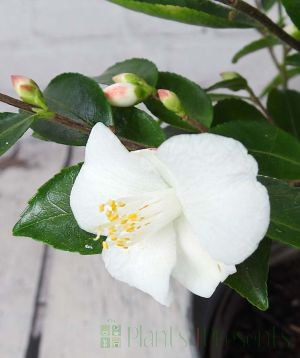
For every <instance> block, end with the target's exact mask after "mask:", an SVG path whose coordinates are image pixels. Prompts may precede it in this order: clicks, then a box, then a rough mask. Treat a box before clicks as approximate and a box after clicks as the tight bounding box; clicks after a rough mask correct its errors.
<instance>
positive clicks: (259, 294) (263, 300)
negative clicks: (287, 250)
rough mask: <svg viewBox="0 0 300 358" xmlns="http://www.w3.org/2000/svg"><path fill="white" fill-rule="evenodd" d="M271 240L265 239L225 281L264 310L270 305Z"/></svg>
mask: <svg viewBox="0 0 300 358" xmlns="http://www.w3.org/2000/svg"><path fill="white" fill-rule="evenodd" d="M270 248H271V241H270V240H268V239H264V240H263V241H262V242H261V243H260V245H259V248H258V249H257V250H256V251H255V252H254V254H252V256H250V257H249V258H248V259H247V260H246V261H244V262H243V263H241V264H240V265H238V266H237V272H236V273H235V274H234V275H231V276H229V277H228V278H227V280H226V281H225V283H226V285H228V286H229V287H231V288H233V289H234V290H235V291H236V292H237V293H238V294H240V295H241V296H242V297H244V298H246V299H247V300H248V301H249V302H250V303H251V304H252V305H254V306H256V307H257V308H259V309H260V310H262V311H265V310H267V309H268V307H269V301H268V287H267V280H268V273H269V257H270Z"/></svg>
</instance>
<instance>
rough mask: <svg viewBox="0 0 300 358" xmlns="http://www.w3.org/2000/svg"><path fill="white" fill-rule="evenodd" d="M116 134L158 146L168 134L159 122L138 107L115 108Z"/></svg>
mask: <svg viewBox="0 0 300 358" xmlns="http://www.w3.org/2000/svg"><path fill="white" fill-rule="evenodd" d="M113 113H114V122H115V128H116V134H117V135H118V136H120V137H124V138H127V139H130V140H133V141H135V142H138V143H141V144H146V145H149V146H152V147H158V146H159V145H160V144H161V143H162V142H164V141H165V139H166V136H165V133H164V131H163V130H162V129H161V128H160V126H159V123H158V122H157V121H155V120H154V119H153V118H152V117H151V116H150V115H149V114H147V113H146V112H144V111H141V110H140V109H137V108H122V109H121V108H116V109H114V112H113Z"/></svg>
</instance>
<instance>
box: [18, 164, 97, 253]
mask: <svg viewBox="0 0 300 358" xmlns="http://www.w3.org/2000/svg"><path fill="white" fill-rule="evenodd" d="M80 167H81V166H80V165H76V166H73V167H69V168H67V169H64V170H62V171H61V172H60V173H59V174H57V175H56V176H54V177H53V178H52V179H50V180H49V181H48V182H47V183H46V184H44V185H43V186H42V187H41V188H40V189H39V190H38V192H37V194H36V195H35V196H34V197H33V198H32V199H31V200H30V201H29V203H28V207H27V209H26V210H25V211H24V212H23V214H22V216H21V218H20V220H19V221H18V222H17V224H16V225H15V227H14V229H13V234H14V235H15V236H26V237H31V238H33V239H34V240H38V241H42V242H44V243H46V244H48V245H51V246H53V247H54V248H56V249H60V250H64V251H72V252H79V253H80V254H82V255H92V254H99V253H101V250H102V245H101V243H100V242H99V241H94V240H93V235H92V234H89V233H87V232H85V231H83V230H81V229H80V227H79V226H78V224H77V222H76V220H75V218H74V216H73V213H72V210H71V207H70V193H71V189H72V187H73V184H74V182H75V179H76V176H77V175H78V173H79V170H80Z"/></svg>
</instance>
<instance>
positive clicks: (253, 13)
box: [215, 0, 300, 52]
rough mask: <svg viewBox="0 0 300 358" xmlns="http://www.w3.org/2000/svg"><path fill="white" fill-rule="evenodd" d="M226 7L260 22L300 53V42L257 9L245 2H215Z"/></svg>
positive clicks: (220, 0)
mask: <svg viewBox="0 0 300 358" xmlns="http://www.w3.org/2000/svg"><path fill="white" fill-rule="evenodd" d="M215 1H217V2H220V3H222V4H224V5H228V6H230V7H232V8H233V9H235V10H238V11H241V12H242V13H244V14H246V15H248V16H249V17H251V18H252V19H254V20H256V21H257V22H259V23H260V24H261V25H263V26H264V27H265V28H267V29H268V30H269V32H270V33H272V34H274V35H275V36H277V37H278V38H279V39H280V40H282V41H283V42H285V43H286V44H288V45H289V46H291V47H292V48H294V49H295V50H297V51H299V52H300V41H297V40H296V39H295V38H294V37H292V36H290V35H289V34H288V33H287V32H285V31H284V30H283V29H282V28H281V27H279V26H278V25H277V24H276V23H275V22H274V21H272V20H271V19H270V18H269V17H268V16H266V15H265V14H264V13H262V12H261V11H260V10H259V9H257V8H256V7H254V6H252V5H250V4H248V3H246V2H245V1H243V0H215Z"/></svg>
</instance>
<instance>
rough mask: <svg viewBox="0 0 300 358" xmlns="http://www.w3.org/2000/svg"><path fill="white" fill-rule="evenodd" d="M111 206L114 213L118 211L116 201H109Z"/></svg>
mask: <svg viewBox="0 0 300 358" xmlns="http://www.w3.org/2000/svg"><path fill="white" fill-rule="evenodd" d="M108 203H109V206H110V207H111V210H112V211H116V210H117V203H116V201H115V200H109V202H108Z"/></svg>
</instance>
